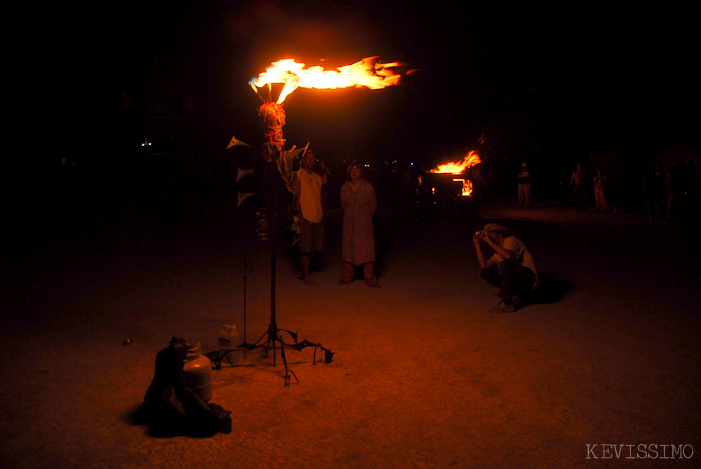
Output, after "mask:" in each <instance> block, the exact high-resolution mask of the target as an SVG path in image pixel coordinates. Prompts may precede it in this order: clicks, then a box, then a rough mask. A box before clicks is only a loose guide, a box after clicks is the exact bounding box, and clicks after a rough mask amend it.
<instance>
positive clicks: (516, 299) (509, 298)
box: [473, 223, 539, 313]
mask: <svg viewBox="0 0 701 469" xmlns="http://www.w3.org/2000/svg"><path fill="white" fill-rule="evenodd" d="M473 241H474V244H475V250H476V252H477V260H478V261H479V264H480V269H481V272H480V273H481V275H482V278H484V279H485V280H487V281H488V282H489V283H491V284H493V285H496V286H498V287H499V288H500V292H499V296H500V297H501V299H502V300H501V301H500V302H499V304H497V305H496V306H494V307H492V308H490V309H489V310H490V311H491V312H495V313H513V312H514V311H516V309H517V308H518V306H519V303H521V301H522V300H523V298H524V297H525V296H526V295H527V294H529V293H532V292H534V291H535V290H536V289H537V288H538V285H539V281H538V270H537V269H536V267H535V262H534V261H533V256H532V255H531V252H530V251H529V250H528V248H526V246H525V245H524V244H523V242H522V241H521V240H520V239H518V238H516V237H515V236H511V234H510V232H509V230H508V228H505V227H503V226H501V225H498V224H496V223H490V224H488V225H486V226H485V227H484V230H480V231H478V232H477V233H475V235H474V236H473ZM482 243H484V244H487V245H489V246H490V247H491V248H492V249H493V250H494V254H493V255H492V257H490V258H489V259H486V258H485V256H484V253H483V251H482Z"/></svg>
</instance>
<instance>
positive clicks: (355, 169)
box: [348, 160, 363, 181]
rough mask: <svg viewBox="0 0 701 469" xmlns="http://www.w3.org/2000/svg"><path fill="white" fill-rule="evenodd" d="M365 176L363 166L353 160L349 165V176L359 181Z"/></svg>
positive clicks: (352, 179)
mask: <svg viewBox="0 0 701 469" xmlns="http://www.w3.org/2000/svg"><path fill="white" fill-rule="evenodd" d="M362 177H363V168H362V167H361V165H360V163H358V162H357V161H355V160H353V162H351V164H350V165H348V178H349V179H350V180H351V181H357V180H359V179H362Z"/></svg>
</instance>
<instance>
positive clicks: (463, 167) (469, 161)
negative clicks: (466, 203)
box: [429, 150, 482, 197]
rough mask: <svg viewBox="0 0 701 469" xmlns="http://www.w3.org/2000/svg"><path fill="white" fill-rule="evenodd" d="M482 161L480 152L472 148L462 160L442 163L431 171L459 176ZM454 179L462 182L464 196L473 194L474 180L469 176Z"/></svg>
mask: <svg viewBox="0 0 701 469" xmlns="http://www.w3.org/2000/svg"><path fill="white" fill-rule="evenodd" d="M481 162H482V160H480V157H479V154H478V153H477V152H476V151H474V150H471V151H469V152H468V153H467V155H465V157H464V158H463V159H462V161H459V162H450V163H444V164H440V165H438V166H436V168H434V169H432V170H430V171H429V172H430V173H438V174H453V175H456V176H457V175H461V174H463V173H464V172H465V171H467V170H468V169H470V168H472V167H473V166H475V165H477V164H479V163H481ZM453 181H456V182H462V194H461V195H462V196H463V197H470V196H472V181H470V180H469V179H467V178H454V179H453Z"/></svg>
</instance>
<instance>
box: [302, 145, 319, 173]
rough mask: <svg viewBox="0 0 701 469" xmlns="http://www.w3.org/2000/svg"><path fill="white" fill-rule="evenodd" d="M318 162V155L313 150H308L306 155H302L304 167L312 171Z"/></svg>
mask: <svg viewBox="0 0 701 469" xmlns="http://www.w3.org/2000/svg"><path fill="white" fill-rule="evenodd" d="M315 164H316V155H315V154H314V152H313V151H311V150H308V151H307V152H306V153H305V154H304V156H303V157H302V168H304V169H306V170H308V171H311V170H313V169H314V165H315Z"/></svg>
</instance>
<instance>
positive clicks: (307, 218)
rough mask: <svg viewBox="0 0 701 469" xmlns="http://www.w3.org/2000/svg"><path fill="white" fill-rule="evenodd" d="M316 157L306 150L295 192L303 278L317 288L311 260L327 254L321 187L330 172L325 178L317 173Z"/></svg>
mask: <svg viewBox="0 0 701 469" xmlns="http://www.w3.org/2000/svg"><path fill="white" fill-rule="evenodd" d="M315 165H316V155H314V153H313V152H312V151H307V152H306V153H305V154H304V156H302V167H301V168H300V169H299V171H297V172H296V173H295V176H294V180H293V181H292V191H293V192H294V194H295V195H296V196H297V197H299V205H300V211H301V215H302V216H301V217H300V221H299V231H300V232H299V240H298V246H299V253H300V257H301V263H302V278H303V279H304V283H306V284H307V285H310V286H314V285H316V282H315V281H314V280H312V278H311V274H310V273H309V266H310V264H311V260H312V257H313V256H314V255H316V256H317V257H318V256H320V255H321V253H322V252H323V251H324V222H323V218H324V209H323V207H322V203H321V195H322V186H323V185H324V184H326V183H327V182H328V171H327V170H326V171H325V174H324V175H323V176H321V175H319V173H317V172H315V171H314V166H315Z"/></svg>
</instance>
